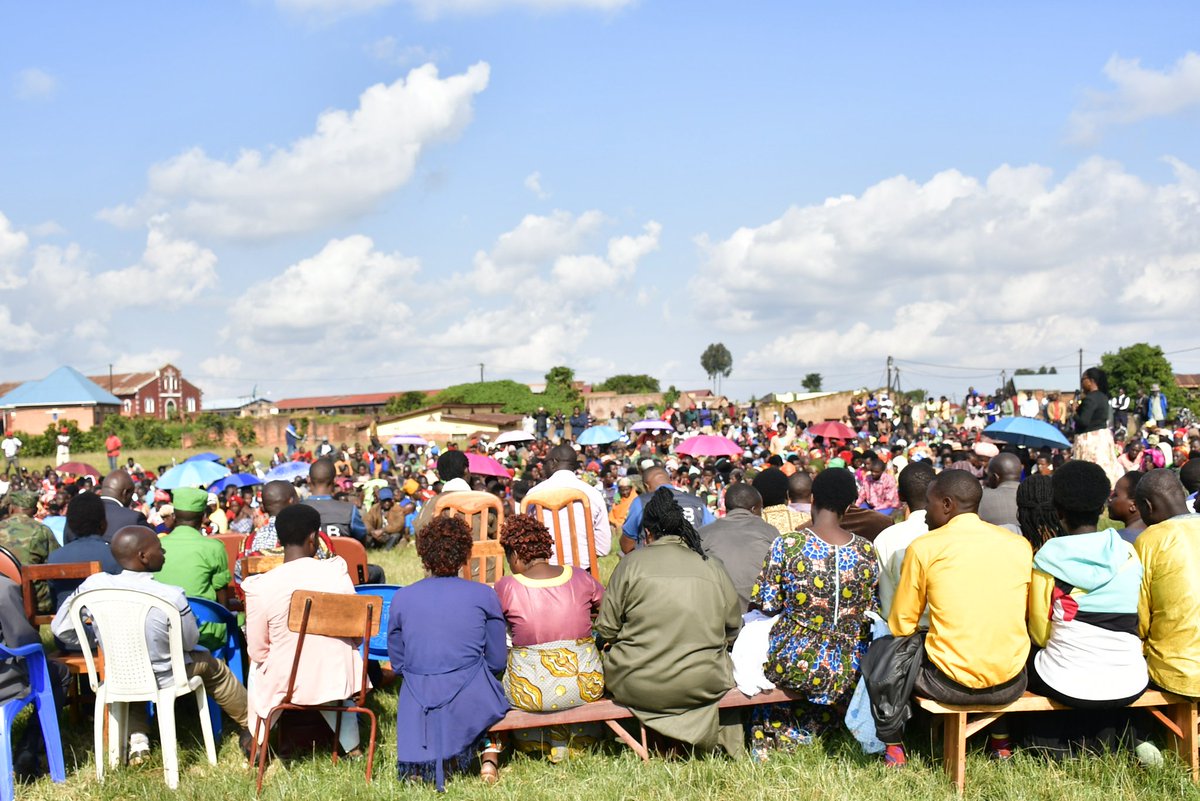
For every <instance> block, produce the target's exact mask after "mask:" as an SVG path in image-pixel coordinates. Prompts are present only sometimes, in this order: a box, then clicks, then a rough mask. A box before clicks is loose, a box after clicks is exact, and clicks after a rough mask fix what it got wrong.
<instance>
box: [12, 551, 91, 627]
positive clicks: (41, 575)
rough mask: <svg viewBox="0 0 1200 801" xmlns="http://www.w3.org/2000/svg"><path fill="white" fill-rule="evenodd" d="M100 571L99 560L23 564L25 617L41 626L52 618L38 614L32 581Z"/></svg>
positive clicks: (35, 588)
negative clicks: (53, 563)
mask: <svg viewBox="0 0 1200 801" xmlns="http://www.w3.org/2000/svg"><path fill="white" fill-rule="evenodd" d="M99 572H100V563H99V562H66V563H63V564H60V565H24V566H23V567H22V568H21V601H22V603H23V604H24V606H25V617H27V618H28V619H29V622H30V624H32V625H33V626H35V627H36V626H41V625H44V624H46V623H49V622H50V621H52V620H54V615H39V614H38V609H37V587H36V586H35V585H34V582H37V581H51V580H62V581H70V580H72V579H78V580H80V581H82V580H83V579H85V578H87V577H88V576H90V575H92V574H94V573H99Z"/></svg>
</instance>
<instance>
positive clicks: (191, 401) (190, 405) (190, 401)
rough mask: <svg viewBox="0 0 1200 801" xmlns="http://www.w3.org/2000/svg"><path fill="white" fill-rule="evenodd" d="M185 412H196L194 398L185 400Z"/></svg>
mask: <svg viewBox="0 0 1200 801" xmlns="http://www.w3.org/2000/svg"><path fill="white" fill-rule="evenodd" d="M187 410H188V412H194V411H196V399H195V398H188V399H187Z"/></svg>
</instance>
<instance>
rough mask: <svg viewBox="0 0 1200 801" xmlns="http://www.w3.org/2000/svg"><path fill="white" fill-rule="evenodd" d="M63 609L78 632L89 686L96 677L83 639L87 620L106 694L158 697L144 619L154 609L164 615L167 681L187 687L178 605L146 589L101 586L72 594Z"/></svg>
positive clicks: (96, 685) (121, 698) (89, 649)
mask: <svg viewBox="0 0 1200 801" xmlns="http://www.w3.org/2000/svg"><path fill="white" fill-rule="evenodd" d="M85 609H86V610H87V615H86V617H85V616H84V614H83V612H84V610H85ZM68 614H69V615H70V618H69V619H70V621H71V623H72V625H73V626H74V627H75V633H76V635H78V637H79V646H80V648H81V649H82V650H83V658H84V661H85V662H86V663H87V669H88V681H89V683H90V684H91V685H92V690H93V691H95V690H96V689H97V688H99V686H100V680H99V678H98V674H97V673H96V662H95V658H94V656H93V655H92V647H91V643H90V641H89V640H88V629H87V624H88V622H89V621H90V622H91V624H92V626H93V628H94V630H95V632H96V636H97V639H98V640H99V641H100V647H101V648H102V649H103V651H104V686H105V689H106V691H107V693H108V697H109V698H110V699H112V700H116V701H131V700H139V699H141V700H146V701H153V700H155V699H156V698H157V697H158V676H157V675H156V674H155V672H154V665H153V663H152V662H151V661H150V643H149V642H148V641H147V639H146V635H147V632H146V624H147V619H148V618H149V617H150V616H151V615H154V614H158V615H162V616H163V617H165V618H166V623H167V641H168V645H169V648H170V660H171V681H172V683H173V684H174V685H175V686H176V687H177V688H180V689H183V688H186V687H187V683H188V676H187V671H186V670H185V669H184V664H183V630H182V627H181V622H180V616H179V610H178V609H176V608H175V606H174V605H173V604H171V603H169V602H167V601H164V600H163V599H162V598H159V597H158V596H157V595H151V594H150V593H148V592H139V591H138V590H127V589H121V588H104V589H98V590H87V591H86V592H81V593H79V594H78V595H76V596H75V598H74V600H72V602H71V608H70V610H69V612H68Z"/></svg>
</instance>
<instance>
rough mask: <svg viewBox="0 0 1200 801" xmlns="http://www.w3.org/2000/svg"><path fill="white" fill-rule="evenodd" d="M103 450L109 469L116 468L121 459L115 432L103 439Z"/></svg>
mask: <svg viewBox="0 0 1200 801" xmlns="http://www.w3.org/2000/svg"><path fill="white" fill-rule="evenodd" d="M104 452H105V453H107V454H108V469H109V471H110V472H111V471H113V470H116V469H117V463H118V462H119V461H120V460H121V438H120V437H118V436H117V432H115V431H114V432H113V433H111V434H109V435H108V438H107V439H105V440H104ZM114 533H115V532H114Z"/></svg>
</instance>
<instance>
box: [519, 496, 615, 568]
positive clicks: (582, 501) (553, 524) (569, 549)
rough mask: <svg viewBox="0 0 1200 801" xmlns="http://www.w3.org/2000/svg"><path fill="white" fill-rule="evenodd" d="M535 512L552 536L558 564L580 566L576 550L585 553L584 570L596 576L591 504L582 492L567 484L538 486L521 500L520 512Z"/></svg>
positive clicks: (594, 535)
mask: <svg viewBox="0 0 1200 801" xmlns="http://www.w3.org/2000/svg"><path fill="white" fill-rule="evenodd" d="M531 513H532V514H536V515H537V517H538V519H540V520H541V521H542V522H543V523H545V524H546V528H548V529H550V533H551V534H552V535H553V536H554V553H555V561H557V562H558V563H559V564H560V565H572V566H573V567H583V560H582V559H581V558H580V556H579V555H580V554H582V553H586V554H587V558H588V567H587V570H588V571H589V572H590V573H591V574H592V576H593V577H594V578H595V579H596V581H599V580H600V564H599V563H598V562H597V560H596V532H595V531H594V530H593V529H592V506H591V503H589V502H588V497H587V495H585V494H584V493H583V492H581V491H580V490H577V489H573V488H571V487H562V488H559V489H547V490H541V491H539V492H537V493H534V494H532V495H530V496H526V498H525V500H523V501H521V514H531Z"/></svg>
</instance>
